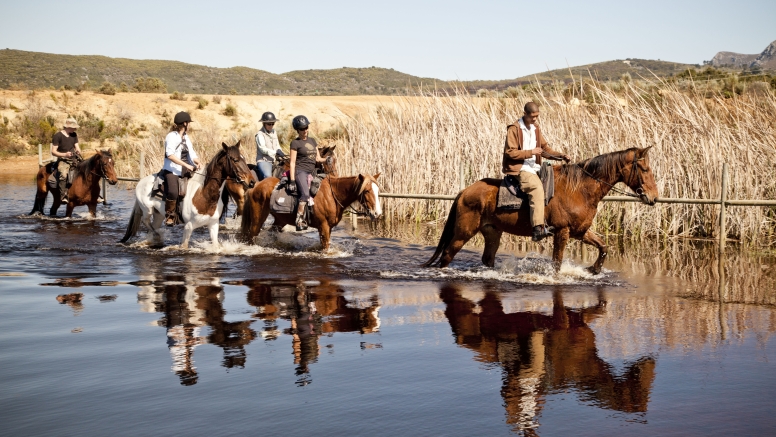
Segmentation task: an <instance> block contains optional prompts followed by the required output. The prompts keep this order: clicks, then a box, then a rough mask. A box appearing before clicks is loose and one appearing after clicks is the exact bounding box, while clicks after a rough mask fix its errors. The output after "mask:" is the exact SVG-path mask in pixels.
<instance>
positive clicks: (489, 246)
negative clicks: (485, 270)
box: [480, 225, 502, 267]
mask: <svg viewBox="0 0 776 437" xmlns="http://www.w3.org/2000/svg"><path fill="white" fill-rule="evenodd" d="M480 232H481V233H482V236H483V237H484V238H485V250H484V251H483V252H482V263H483V264H485V265H486V266H488V267H493V266H494V265H495V264H496V252H498V247H499V245H500V244H501V234H502V232H501V231H499V230H498V229H496V228H494V227H493V226H491V225H485V226H483V227H482V228H481V229H480Z"/></svg>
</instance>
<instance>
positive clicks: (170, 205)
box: [164, 200, 178, 226]
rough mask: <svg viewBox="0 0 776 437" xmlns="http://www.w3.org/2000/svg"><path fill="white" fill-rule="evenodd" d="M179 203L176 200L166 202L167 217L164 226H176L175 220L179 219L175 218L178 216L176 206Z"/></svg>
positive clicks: (165, 212)
mask: <svg viewBox="0 0 776 437" xmlns="http://www.w3.org/2000/svg"><path fill="white" fill-rule="evenodd" d="M177 203H178V202H177V201H176V200H165V201H164V216H165V220H164V224H165V225H167V226H173V225H175V219H176V218H177V217H175V216H176V213H175V205H176V204H177Z"/></svg>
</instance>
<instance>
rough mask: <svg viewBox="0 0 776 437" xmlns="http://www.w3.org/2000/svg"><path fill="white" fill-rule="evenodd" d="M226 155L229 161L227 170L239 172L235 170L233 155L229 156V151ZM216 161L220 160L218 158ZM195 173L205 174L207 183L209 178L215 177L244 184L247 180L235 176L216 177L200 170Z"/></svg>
mask: <svg viewBox="0 0 776 437" xmlns="http://www.w3.org/2000/svg"><path fill="white" fill-rule="evenodd" d="M224 156H225V157H226V161H227V165H228V170H227V172H229V171H231V173H232V174H237V172H236V171H234V165H235V164H234V161H232V157H231V156H229V152H225V153H224ZM216 161H218V160H216ZM194 174H198V175H201V176H204V177H205V183H207V180H208V179H215V180H220V181H229V180H232V181H235V182H239V183H243V184H244V183H245V181H243V180H242V179H241V178H236V177H233V176H224V177H216V176H213V175H210V174H205V173H200V172H196V171H195V172H194Z"/></svg>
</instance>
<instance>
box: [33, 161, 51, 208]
mask: <svg viewBox="0 0 776 437" xmlns="http://www.w3.org/2000/svg"><path fill="white" fill-rule="evenodd" d="M49 165H50V164H46V165H45V166H43V167H41V168H40V170H38V174H37V175H36V176H35V186H36V190H35V203H34V204H33V205H32V211H30V214H29V215H35V213H36V212H39V213H40V214H41V215H42V214H43V207H44V206H46V197H48V187H46V183H47V180H48V176H49V174H51V173H50V172H49V171H48V170H49V168H50V167H49Z"/></svg>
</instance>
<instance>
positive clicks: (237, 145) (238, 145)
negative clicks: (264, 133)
mask: <svg viewBox="0 0 776 437" xmlns="http://www.w3.org/2000/svg"><path fill="white" fill-rule="evenodd" d="M241 141H242V140H237V144H235V145H234V147H240V142H241Z"/></svg>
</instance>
